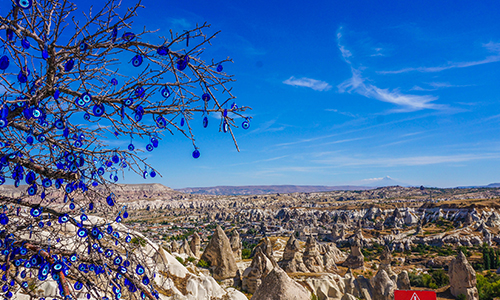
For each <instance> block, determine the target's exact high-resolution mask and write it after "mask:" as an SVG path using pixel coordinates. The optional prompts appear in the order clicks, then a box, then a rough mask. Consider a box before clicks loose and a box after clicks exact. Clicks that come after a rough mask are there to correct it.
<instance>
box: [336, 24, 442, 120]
mask: <svg viewBox="0 0 500 300" xmlns="http://www.w3.org/2000/svg"><path fill="white" fill-rule="evenodd" d="M341 29H342V28H340V29H339V32H338V33H337V45H338V48H339V49H340V53H341V54H342V57H343V58H344V61H345V62H346V63H348V64H349V65H350V66H351V74H352V77H351V78H349V79H347V80H346V81H344V82H343V83H341V84H339V85H338V86H337V88H338V90H339V92H340V93H346V92H347V93H352V92H354V93H357V94H359V95H362V96H365V97H367V98H370V99H376V100H379V101H383V102H388V103H393V104H396V105H399V106H400V108H399V109H396V110H393V111H394V112H410V111H417V110H422V109H444V108H445V107H446V106H443V105H439V104H434V103H432V101H434V100H437V99H438V97H436V96H432V95H411V94H403V93H401V92H400V91H399V90H398V89H393V90H390V89H382V88H379V87H377V86H375V85H373V84H370V83H366V82H365V81H366V80H365V79H364V78H363V77H362V76H361V71H360V70H358V69H356V68H354V67H353V65H352V63H351V61H350V57H352V53H351V52H350V51H347V52H346V50H345V47H344V46H343V45H342V43H341V37H342V34H341V33H340V30H341ZM342 49H344V50H342ZM346 53H348V54H347V56H346Z"/></svg>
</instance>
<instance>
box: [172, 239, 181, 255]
mask: <svg viewBox="0 0 500 300" xmlns="http://www.w3.org/2000/svg"><path fill="white" fill-rule="evenodd" d="M179 248H180V246H179V243H177V241H175V240H174V241H173V242H172V244H170V250H171V251H172V253H174V252H175V253H179Z"/></svg>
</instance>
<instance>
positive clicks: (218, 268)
mask: <svg viewBox="0 0 500 300" xmlns="http://www.w3.org/2000/svg"><path fill="white" fill-rule="evenodd" d="M201 259H203V260H204V261H206V262H210V264H211V268H212V269H213V277H214V278H215V279H216V280H224V279H233V278H234V277H235V276H236V272H237V271H238V267H237V266H236V261H235V260H234V257H233V251H232V250H231V244H230V242H229V239H228V238H227V236H226V234H225V233H224V230H222V228H221V227H220V226H217V228H216V229H215V232H214V234H213V235H212V238H211V239H210V242H209V243H208V245H207V248H206V249H205V251H204V252H203V255H202V256H201Z"/></svg>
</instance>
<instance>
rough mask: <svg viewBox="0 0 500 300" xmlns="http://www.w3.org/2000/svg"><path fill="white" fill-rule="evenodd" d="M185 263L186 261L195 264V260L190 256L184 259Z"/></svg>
mask: <svg viewBox="0 0 500 300" xmlns="http://www.w3.org/2000/svg"><path fill="white" fill-rule="evenodd" d="M186 261H188V262H195V261H196V258H194V257H192V256H189V257H188V258H186Z"/></svg>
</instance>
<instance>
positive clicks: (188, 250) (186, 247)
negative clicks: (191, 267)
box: [179, 240, 194, 257]
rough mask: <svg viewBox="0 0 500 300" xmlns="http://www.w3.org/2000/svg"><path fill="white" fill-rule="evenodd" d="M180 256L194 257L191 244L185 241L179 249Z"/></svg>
mask: <svg viewBox="0 0 500 300" xmlns="http://www.w3.org/2000/svg"><path fill="white" fill-rule="evenodd" d="M179 254H186V255H187V256H191V257H194V254H193V252H192V251H191V248H190V247H189V243H188V241H187V240H184V241H183V243H182V246H181V247H180V249H179Z"/></svg>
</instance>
